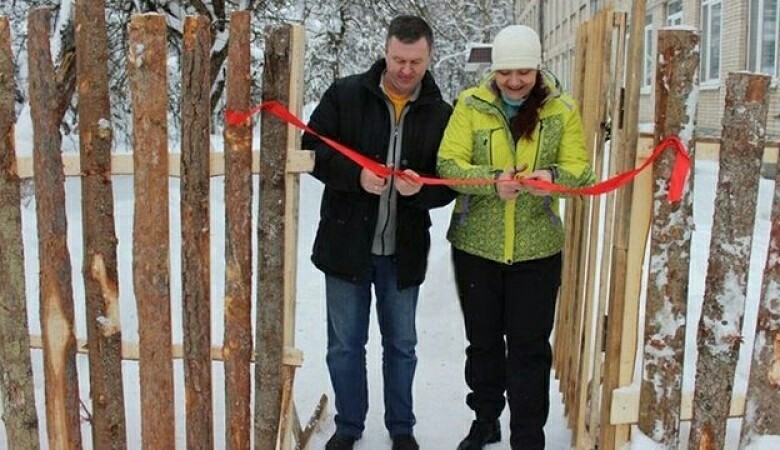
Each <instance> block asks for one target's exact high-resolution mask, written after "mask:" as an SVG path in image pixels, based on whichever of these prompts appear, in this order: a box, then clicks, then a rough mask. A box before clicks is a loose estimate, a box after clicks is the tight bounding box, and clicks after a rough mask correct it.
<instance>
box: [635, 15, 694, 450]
mask: <svg viewBox="0 0 780 450" xmlns="http://www.w3.org/2000/svg"><path fill="white" fill-rule="evenodd" d="M698 44H699V37H698V34H697V33H696V32H695V31H694V30H692V29H691V30H686V29H675V30H661V31H660V32H659V33H658V58H657V60H656V79H655V98H656V100H655V124H656V125H655V139H654V141H655V144H658V143H660V142H661V140H662V139H663V138H665V137H666V136H675V135H676V136H679V137H680V139H681V140H682V142H683V143H684V144H685V145H686V147H687V148H688V149H689V151H690V153H691V161H693V151H692V150H693V148H692V144H693V123H694V118H695V116H696V111H695V108H696V99H697V93H698V73H699V53H698ZM674 159H675V155H674V154H673V153H672V152H669V151H667V152H665V153H664V154H663V155H662V156H661V157H660V158H659V159H658V160H656V162H655V164H654V166H653V178H654V181H653V211H654V215H653V222H652V229H651V244H650V272H649V275H648V283H647V304H646V306H645V329H644V363H643V365H644V367H643V376H642V383H641V389H640V395H639V397H640V408H639V411H640V413H639V429H640V430H641V431H642V432H643V433H644V434H646V435H647V436H649V437H650V438H651V439H653V440H654V441H656V442H658V443H661V444H663V445H665V446H667V448H677V447H678V442H679V429H680V405H681V399H682V386H681V382H682V369H683V357H684V352H685V315H686V304H687V302H688V268H689V262H690V247H691V233H692V231H693V207H692V192H693V179H692V177H690V178H689V180H688V183H687V185H686V186H685V190H684V193H683V197H682V199H681V200H680V201H679V202H676V203H670V202H669V201H668V200H667V199H666V196H667V193H668V191H669V178H670V175H671V173H672V167H673V164H674Z"/></svg>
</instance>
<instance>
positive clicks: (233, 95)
mask: <svg viewBox="0 0 780 450" xmlns="http://www.w3.org/2000/svg"><path fill="white" fill-rule="evenodd" d="M250 21H251V16H250V13H249V11H240V12H234V13H233V14H232V15H231V17H230V41H229V42H230V44H229V45H230V48H229V56H228V63H227V109H228V110H230V111H248V110H249V108H250V106H251V104H250V102H251V98H250V88H251V69H250V63H251V58H250V52H249V38H250V32H249V26H250ZM251 312H252V118H251V117H249V118H247V120H246V122H244V123H242V124H239V125H226V126H225V337H224V346H223V350H222V353H223V357H224V360H225V447H226V448H227V450H248V449H249V445H250V436H251V427H250V414H249V400H250V398H251V396H250V361H251V358H252V316H251Z"/></svg>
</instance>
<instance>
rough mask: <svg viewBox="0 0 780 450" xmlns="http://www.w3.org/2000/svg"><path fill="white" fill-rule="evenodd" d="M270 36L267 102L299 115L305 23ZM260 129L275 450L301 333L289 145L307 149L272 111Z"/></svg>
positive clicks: (264, 400) (267, 377)
mask: <svg viewBox="0 0 780 450" xmlns="http://www.w3.org/2000/svg"><path fill="white" fill-rule="evenodd" d="M265 42H266V48H265V65H264V69H263V96H262V98H263V101H264V102H266V101H271V100H276V101H279V102H281V103H284V104H286V105H287V106H288V108H289V109H290V110H291V111H293V113H297V114H300V109H301V101H302V96H301V91H302V70H301V68H302V67H301V65H302V60H303V29H302V27H301V26H299V25H298V26H293V25H279V26H270V27H268V28H266V30H265ZM261 128H262V133H263V135H262V140H261V141H262V148H261V151H260V159H261V161H260V183H259V187H258V193H259V195H260V208H259V212H258V227H259V230H258V247H259V255H258V267H257V270H258V277H257V278H258V288H257V295H258V300H257V337H256V339H257V343H256V346H255V361H256V364H255V427H254V430H255V448H256V449H257V450H273V449H274V448H276V446H277V440H278V439H279V438H280V436H279V430H280V426H279V425H280V415H281V412H282V409H283V401H282V397H283V394H282V391H283V387H284V388H285V389H288V390H291V384H292V377H291V376H289V377H283V373H282V372H283V370H282V363H283V355H284V347H285V345H287V346H288V347H291V346H292V345H294V341H293V336H294V332H295V326H294V314H295V310H294V301H295V298H294V292H295V291H294V288H295V262H296V261H295V256H296V250H295V249H296V241H295V236H296V235H297V221H298V220H297V202H298V180H297V176H298V175H297V174H291V173H289V168H288V161H289V160H290V158H291V157H292V154H293V153H295V152H290V149H297V148H300V133H298V132H297V131H296V130H294V129H293V128H292V127H291V126H288V125H286V124H285V123H283V122H281V121H279V120H278V119H277V118H275V117H272V116H271V115H269V114H265V113H264V114H263V116H262V119H261ZM283 378H284V379H285V380H286V381H287V384H286V385H285V383H284V382H283ZM287 399H288V400H289V401H292V397H291V396H288V397H287ZM284 409H287V408H284ZM282 438H284V437H282Z"/></svg>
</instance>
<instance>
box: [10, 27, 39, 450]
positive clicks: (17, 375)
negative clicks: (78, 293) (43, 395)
mask: <svg viewBox="0 0 780 450" xmlns="http://www.w3.org/2000/svg"><path fill="white" fill-rule="evenodd" d="M14 92H15V89H14V66H13V53H12V52H11V30H10V26H9V23H8V18H7V17H0V242H2V245H0V286H2V289H0V311H3V313H2V314H0V388H1V389H2V405H3V422H4V423H5V435H6V442H5V446H6V447H5V448H8V449H9V450H26V449H32V450H37V449H38V448H40V441H39V439H38V416H37V413H36V410H35V390H34V386H33V375H32V363H31V361H30V350H29V348H30V338H29V334H28V333H29V332H28V329H27V327H28V320H27V302H26V300H27V297H26V294H25V279H24V245H23V243H22V212H21V209H20V206H21V194H20V186H19V175H18V174H17V170H16V147H15V142H14V122H15V120H14V118H15V113H14Z"/></svg>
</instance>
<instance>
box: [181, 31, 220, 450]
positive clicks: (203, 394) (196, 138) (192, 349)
mask: <svg viewBox="0 0 780 450" xmlns="http://www.w3.org/2000/svg"><path fill="white" fill-rule="evenodd" d="M210 51H211V35H210V34H209V21H208V19H207V18H206V17H205V16H188V17H187V18H186V19H185V21H184V49H183V52H182V64H181V70H182V83H181V84H182V90H181V113H182V114H181V116H182V138H181V168H182V173H181V229H182V244H181V245H182V249H181V254H182V289H181V291H182V314H183V320H182V326H183V329H184V391H185V397H186V399H187V401H186V417H187V448H188V449H204V450H205V449H211V448H214V424H213V419H212V417H213V411H212V410H213V408H212V394H211V295H210V290H211V263H210V261H211V254H210V250H211V245H210V244H211V239H210V232H211V227H210V225H209V219H210V216H209V183H210V181H211V177H210V173H209V172H210V165H209V149H210V145H209V136H210V134H211V133H210V132H209V117H210V115H211V114H210V112H211V108H210V106H209V103H210V98H209V93H210V91H211V89H210V87H211V85H210V83H209V54H210Z"/></svg>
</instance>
